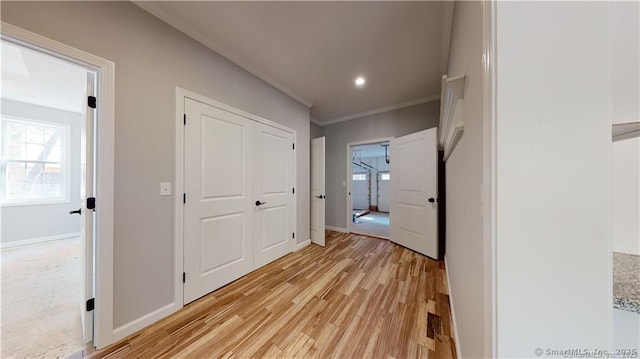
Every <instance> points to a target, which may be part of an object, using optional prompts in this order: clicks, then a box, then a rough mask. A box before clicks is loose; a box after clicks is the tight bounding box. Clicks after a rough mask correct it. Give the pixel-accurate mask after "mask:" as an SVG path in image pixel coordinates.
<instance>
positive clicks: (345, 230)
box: [324, 226, 349, 233]
mask: <svg viewBox="0 0 640 359" xmlns="http://www.w3.org/2000/svg"><path fill="white" fill-rule="evenodd" d="M324 228H325V229H328V230H330V231H334V232H340V233H349V232H347V229H346V228H342V227H333V226H324Z"/></svg>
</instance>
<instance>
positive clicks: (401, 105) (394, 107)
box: [312, 94, 440, 126]
mask: <svg viewBox="0 0 640 359" xmlns="http://www.w3.org/2000/svg"><path fill="white" fill-rule="evenodd" d="M439 99H440V94H436V95H431V96H427V97H421V98H418V99H415V100H411V101H407V102H402V103H398V104H395V105H389V106H384V107H379V108H374V109H373V110H368V111H363V112H358V113H354V114H351V115H346V116H340V117H337V118H334V119H331V120H327V121H322V122H321V123H320V122H317V120H315V121H312V122H313V123H315V124H317V125H320V126H326V125H332V124H334V123H338V122H343V121H349V120H354V119H356V118H360V117H365V116H371V115H376V114H379V113H383V112H388V111H393V110H398V109H401V108H405V107H410V106H415V105H420V104H423V103H427V102H433V101H437V100H439Z"/></svg>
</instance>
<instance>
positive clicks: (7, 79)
mask: <svg viewBox="0 0 640 359" xmlns="http://www.w3.org/2000/svg"><path fill="white" fill-rule="evenodd" d="M0 51H1V52H2V63H1V64H0V67H1V71H0V76H2V81H1V90H0V97H2V98H4V99H9V100H14V101H20V102H26V103H32V104H36V105H40V106H46V107H51V108H57V109H61V110H66V111H72V112H82V106H83V103H84V96H85V93H86V88H87V71H86V70H85V69H82V68H81V67H79V66H76V65H73V64H71V63H68V62H66V61H63V60H59V59H57V58H55V57H52V56H49V55H45V54H42V53H39V52H36V51H33V50H30V49H27V48H23V47H19V46H16V45H13V44H10V43H8V42H5V41H2V43H1V45H0Z"/></svg>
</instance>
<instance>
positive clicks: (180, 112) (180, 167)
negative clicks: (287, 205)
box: [156, 87, 298, 320]
mask: <svg viewBox="0 0 640 359" xmlns="http://www.w3.org/2000/svg"><path fill="white" fill-rule="evenodd" d="M186 98H189V99H192V100H194V101H199V102H202V103H204V104H207V105H209V106H213V107H216V108H219V109H221V110H224V111H227V112H231V113H233V114H235V115H238V116H242V117H245V118H247V119H250V120H253V121H256V122H259V123H262V124H265V125H267V126H271V127H274V128H277V129H280V130H283V131H285V132H289V133H291V134H293V143H294V144H297V142H298V135H297V132H296V130H294V129H292V128H289V127H286V126H284V125H282V124H279V123H277V122H273V121H270V120H267V119H265V118H262V117H260V116H257V115H254V114H251V113H249V112H245V111H242V110H240V109H238V108H235V107H233V106H229V105H227V104H224V103H222V102H219V101H216V100H213V99H210V98H208V97H206V96H202V95H199V94H197V93H195V92H191V91H189V90H185V89H183V88H180V87H176V123H175V124H176V134H175V136H176V137H175V141H176V149H175V159H174V160H175V178H174V180H175V202H174V209H175V213H174V216H175V217H174V228H175V229H174V253H175V257H174V278H175V282H174V298H173V303H172V304H171V305H174V304H175V311H177V310H179V309H181V308H182V307H184V305H183V303H184V286H183V283H182V273H183V271H184V253H183V252H184V205H183V199H182V194H183V193H184V191H185V189H184V115H185V113H186V112H185V108H184V107H185V105H184V102H185V99H186ZM188 122H189V119H188V118H187V123H188ZM293 156H294V158H293V168H292V172H293V183H294V186H295V187H298V174H297V167H298V165H297V152H296V151H293ZM292 202H293V228H292V230H293V232H294V233H298V194H297V193H295V194H293V201H292ZM296 248H297V246H296V240H295V239H294V238H290V239H289V249H290V250H291V252H293V251H295V250H297V249H296ZM167 307H168V306H167ZM169 314H171V313H169ZM167 315H168V314H167ZM156 318H158V319H157V320H159V319H161V317H156Z"/></svg>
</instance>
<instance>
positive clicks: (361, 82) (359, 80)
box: [356, 76, 366, 87]
mask: <svg viewBox="0 0 640 359" xmlns="http://www.w3.org/2000/svg"><path fill="white" fill-rule="evenodd" d="M365 82H366V81H365V80H364V77H362V76H358V77H356V86H359V87H362V86H364V84H365Z"/></svg>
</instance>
